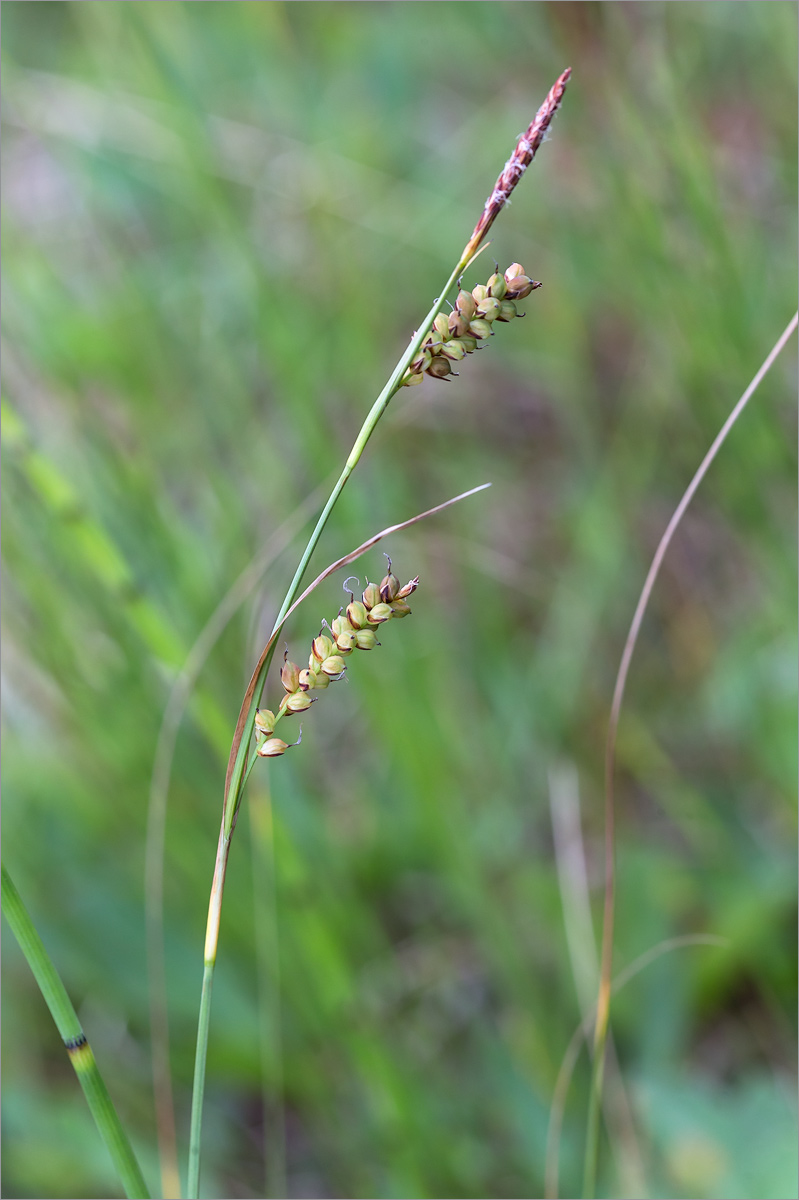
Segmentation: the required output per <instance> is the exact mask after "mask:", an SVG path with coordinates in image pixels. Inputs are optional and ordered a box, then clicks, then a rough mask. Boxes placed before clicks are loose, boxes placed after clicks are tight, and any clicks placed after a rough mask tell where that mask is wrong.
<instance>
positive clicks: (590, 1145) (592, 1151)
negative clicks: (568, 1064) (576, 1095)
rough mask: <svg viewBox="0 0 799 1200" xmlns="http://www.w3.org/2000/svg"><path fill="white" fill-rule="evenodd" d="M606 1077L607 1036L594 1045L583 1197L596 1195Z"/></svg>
mask: <svg viewBox="0 0 799 1200" xmlns="http://www.w3.org/2000/svg"><path fill="white" fill-rule="evenodd" d="M604 1078H605V1038H604V1037H603V1038H602V1044H601V1046H599V1047H596V1046H595V1047H594V1061H593V1065H592V1069H591V1094H590V1096H589V1098H588V1122H587V1128H586V1134H585V1165H584V1168H583V1198H584V1200H593V1197H594V1196H595V1195H596V1170H597V1163H598V1162H599V1117H600V1113H601V1112H602V1086H603V1082H604Z"/></svg>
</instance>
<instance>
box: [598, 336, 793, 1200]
mask: <svg viewBox="0 0 799 1200" xmlns="http://www.w3.org/2000/svg"><path fill="white" fill-rule="evenodd" d="M798 323H799V314H796V313H795V314H794V315H793V317H791V320H790V321H789V322H788V325H787V326H786V328H785V330H784V332H783V333H782V334H781V335H780V337H779V338H778V339H777V341H776V343H775V345H774V346H773V348H772V349H771V351H770V352H769V354H768V355H767V357H766V359H765V361H764V362H763V364H762V366H761V367H760V369H759V370H758V372H757V374H756V375H755V377H754V378H753V380H752V382H751V383H750V384H749V386H748V388H747V389H746V391H745V392H744V393H743V395H742V396H741V398H740V399H739V400H738V403H737V404H736V405H735V407H734V408H733V410H732V412H731V413H730V415H729V416H728V417H727V420H726V421H725V422H724V424H723V425H722V427H721V429H720V430H719V432H718V434H717V435H716V437H715V439H714V441H713V444H712V445H711V447H710V449H709V450H708V452H707V454H706V455H705V457H704V458H703V459H702V462H701V463H700V464H699V467H698V468H697V470H696V473H695V474H694V476H693V478H692V479H691V482H690V483H689V484H688V487H687V488H686V489H685V492H684V493H683V496H682V499H681V500H680V502H679V504H678V505H677V507H676V508H675V510H674V513H673V514H672V517H671V520H670V521H669V523H668V525H667V526H666V529H665V531H664V533H663V536H662V537H661V539H660V541H659V543H658V547H657V550H656V551H655V555H654V558H653V559H652V563H651V566H650V568H649V571H648V573H647V576H646V579H645V580H644V586H643V587H642V589H641V594H640V596H639V597H638V603H637V605H636V608H635V612H634V614H633V619H632V622H631V624H630V629H629V632H628V634H627V639H626V641H625V644H624V650H623V652H622V656H621V662H620V663H619V670H618V674H617V675H616V684H615V687H614V689H613V701H612V703H611V707H610V718H609V721H608V736H607V742H606V746H605V902H604V915H603V923H602V955H601V964H600V974H599V990H598V995H597V1005H596V1022H595V1025H594V1042H593V1055H594V1057H593V1066H592V1073H591V1091H590V1096H589V1102H588V1124H587V1129H586V1142H585V1170H584V1175H583V1196H584V1197H586V1198H590V1197H592V1196H593V1195H594V1193H595V1190H596V1177H597V1165H598V1159H599V1115H600V1110H601V1106H602V1084H603V1077H604V1068H605V1046H606V1043H607V1036H608V1025H609V1021H610V1000H611V995H612V987H611V978H612V970H613V926H614V918H615V887H616V867H615V852H616V833H615V815H616V811H615V810H616V806H615V797H614V790H613V781H614V775H615V767H616V736H617V733H618V728H619V716H620V714H621V706H622V701H623V699H624V689H625V686H626V683H627V676H628V674H629V670H630V663H631V661H632V656H633V652H634V650H635V646H636V643H637V641H638V635H639V633H640V630H641V624H642V622H643V619H644V613H645V612H646V609H647V606H648V604H649V599H650V597H651V595H652V589H653V588H654V586H655V581H656V579H657V577H658V574H659V572H660V568H661V565H662V563H663V559H664V558H665V556H666V551H667V550H668V548H669V544H670V542H671V539H672V538H673V536H674V534H675V532H676V530H677V528H678V526H679V524H680V521H681V520H682V518H683V516H684V514H685V511H686V509H687V508H688V505H689V504H690V503H691V500H692V499H693V497H694V495H695V493H696V490H697V488H698V487H699V485H700V483H701V482H702V480H703V479H704V477H705V475H706V474H707V472H708V470H709V468H710V465H711V463H712V462H713V460H714V458H715V457H716V455H717V454H718V452H719V450H720V449H721V447H722V445H723V444H724V442H725V440H726V438H727V435H728V434H729V432H730V430H731V429H732V427H733V425H734V424H735V422H736V421H737V420H738V418H739V416H740V415H741V413H742V412H743V410H744V409H745V408H746V405H747V404H748V403H749V401H750V399H751V398H752V396H753V395H754V394H755V392H756V391H757V389H758V387H759V386H760V384H761V382H762V381H763V379H764V378H765V376H766V375H767V374H768V372H769V370H770V369H771V367H772V366H773V364H774V362H775V361H776V359H777V358H778V356H779V354H780V353H781V351H782V349H783V348H784V346H785V345H786V343H787V342H788V340H789V339H790V337H791V336H792V334H793V333H794V332H795V331H796V328H797V324H798Z"/></svg>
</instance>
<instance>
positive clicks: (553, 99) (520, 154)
mask: <svg viewBox="0 0 799 1200" xmlns="http://www.w3.org/2000/svg"><path fill="white" fill-rule="evenodd" d="M571 73H572V69H571V67H567V68H566V70H565V71H564V72H563V74H562V75H561V76H560V77H559V78H558V79H557V80H556V81H555V83H553V85H552V87H551V88H550V90H549V95H548V96H547V98H546V100H545V101H544V103H543V104H542V105H541V107H540V108H539V110H538V112H537V113H536V114H535V117H534V118H533V121H532V123H531V125H530V126H529V128H528V129H527V132H526V133H523V134H522V136H521V137H520V138H519V141H518V142H517V143H516V149H515V150H514V151H513V154H512V155H511V156H510V158H509V159H508V161H507V162H506V163H505V166H504V169H503V171H502V174H501V175H500V177H499V179H498V180H497V182H496V183H495V184H494V190H493V191H492V193H491V195H490V196H489V197H488V199H487V200H486V202H485V207H484V208H483V212H482V215H481V217H480V220H479V221H478V222H477V224H476V225H475V227H474V233H473V234H472V236H471V238H470V239H469V241H468V242H467V243H466V247H465V249H464V251H463V256H462V257H463V259H464V260H468V259H470V258H471V257H472V255H473V254H474V253H475V251H476V250H477V247H478V246H479V245H480V243H481V242H482V240H483V238H484V237H485V235H486V234H487V233H488V231H489V229H490V228H491V226H492V225H493V224H494V221H495V220H496V219H497V217H498V216H499V214H500V213H501V212H502V210H503V208H504V207H505V205H506V204H507V203H508V201H509V200H510V196H511V192H512V191H513V189H514V188H515V187H516V184H517V183H518V182H519V180H520V179H521V177H522V175H523V174H524V172H525V171H526V170H527V168H528V167H529V165H530V163H531V162H532V161H533V159H534V158H535V155H536V151H537V150H538V147H539V146H540V145H541V143H542V142H543V140H544V135H545V134H546V131H547V130H548V129H549V126H550V125H551V124H552V118H553V117H554V115H555V113H556V112H557V111H558V108H559V107H560V102H561V100H562V99H563V93H564V92H565V91H566V84H567V83H568V82H569V76H570V75H571Z"/></svg>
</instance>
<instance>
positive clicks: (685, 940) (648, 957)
mask: <svg viewBox="0 0 799 1200" xmlns="http://www.w3.org/2000/svg"><path fill="white" fill-rule="evenodd" d="M727 945H729V939H728V938H723V937H718V936H717V935H716V934H712V933H686V934H682V935H681V936H679V937H673V938H666V940H665V941H662V942H658V944H657V945H656V946H652V947H650V949H649V950H645V951H644V953H643V954H639V956H638V958H636V959H634V960H633V962H631V963H630V965H629V966H628V967H625V968H624V970H623V971H620V972H619V974H618V975H617V976H616V978H615V979H614V980H613V986H612V988H611V991H612V994H613V995H614V996H616V995H617V994H618V993H619V992H620V991H621V989H622V988H623V987H625V986H626V985H627V984H628V983H630V982H631V981H632V980H633V979H634V978H635V976H636V975H639V974H640V973H641V971H643V970H644V969H645V968H646V967H648V966H649V964H650V963H653V962H655V961H656V960H657V959H658V958H662V957H663V955H664V954H670V953H671V951H672V950H681V949H683V948H684V947H686V946H727ZM595 1020H596V1005H595V1004H594V1005H593V1007H592V1008H591V1011H590V1012H588V1013H586V1015H585V1016H584V1018H583V1019H582V1021H581V1022H580V1024H579V1025H578V1026H577V1028H576V1029H575V1031H574V1033H573V1034H572V1036H571V1040H570V1042H569V1044H568V1046H567V1047H566V1051H565V1053H564V1055H563V1060H562V1062H561V1064H560V1070H559V1071H558V1078H557V1080H556V1082H555V1091H554V1093H553V1096H552V1104H551V1106H550V1110H549V1128H548V1129H547V1151H546V1164H545V1174H544V1179H545V1184H544V1191H545V1195H546V1200H557V1196H558V1175H559V1167H558V1161H559V1156H560V1131H561V1129H562V1127H563V1113H564V1111H565V1109H566V1097H567V1095H568V1092H569V1086H570V1084H571V1080H572V1075H573V1074H574V1068H575V1066H576V1065H577V1059H578V1058H579V1056H580V1050H581V1048H582V1046H583V1045H585V1044H586V1043H588V1044H589V1045H590V1039H591V1031H592V1028H593V1025H594V1022H595Z"/></svg>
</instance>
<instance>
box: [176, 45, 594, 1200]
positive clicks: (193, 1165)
mask: <svg viewBox="0 0 799 1200" xmlns="http://www.w3.org/2000/svg"><path fill="white" fill-rule="evenodd" d="M570 74H571V69H570V68H567V69H566V70H565V71H564V72H563V73H562V74H561V75H560V77H559V78H558V79H557V81H556V82H555V84H554V85H553V86H552V88H551V89H550V91H549V94H548V95H547V98H546V100H545V101H544V103H543V104H542V105H541V107H540V108H539V110H538V112H537V113H536V115H535V117H534V118H533V121H532V122H531V124H530V126H529V128H528V129H527V132H526V134H524V135H523V136H522V138H521V139H520V140H519V141H518V142H517V145H516V148H515V150H514V152H513V154H512V155H511V157H510V159H509V160H508V162H507V163H506V164H505V167H504V169H503V171H502V173H501V174H500V176H499V178H498V179H497V182H496V184H495V186H494V188H493V190H492V192H491V194H490V195H489V197H488V199H487V200H486V203H485V205H484V207H483V212H482V214H481V215H480V218H479V220H478V222H477V224H476V226H475V228H474V230H473V232H472V235H471V237H470V239H469V241H468V242H467V243H466V245H465V247H464V249H463V251H462V252H461V255H460V257H459V259H458V262H457V264H456V265H455V267H454V268H453V271H452V274H451V275H450V277H449V279H448V280H447V282H446V284H445V285H444V288H443V289H442V292H441V295H440V296H439V298H438V299H437V300H436V301H435V303H434V304H433V306H432V308H431V309H430V312H429V313H428V314H427V316H426V317H425V319H424V321H423V322H422V324H421V325H420V327H419V329H418V330H417V332H416V333H415V334H414V336H413V337H412V338H411V341H410V343H409V345H408V348H407V349H406V351H405V353H404V354H403V355H402V356H401V358H400V360H399V362H398V363H397V365H396V367H395V368H394V370H393V371H392V373H391V375H390V377H389V380H388V382H387V383H386V385H385V387H384V388H383V390H382V391H381V393H380V395H379V396H378V397H377V399H376V400H375V402H374V404H373V405H372V408H371V410H370V412H369V414H368V415H367V417H366V420H365V421H364V423H363V425H362V426H361V429H360V432H359V433H358V436H357V437H356V439H355V442H354V443H353V447H352V450H351V451H350V453H349V456H348V457H347V461H346V463H345V464H344V469H343V470H342V472H341V475H340V476H339V479H338V482H337V483H336V485H335V487H334V488H333V491H332V492H331V493H330V496H329V498H328V501H327V503H326V504H325V507H324V509H323V510H322V513H321V515H320V517H319V520H318V521H317V523H316V526H315V528H314V530H313V532H312V534H311V536H310V538H309V539H308V544H307V546H306V547H305V550H304V551H303V554H302V558H301V559H300V562H299V564H298V566H297V570H296V572H295V574H294V578H293V579H292V581H291V583H290V585H289V588H288V591H287V592H286V596H285V599H284V600H283V603H282V605H281V607H280V611H279V612H278V615H277V619H276V620H275V624H274V627H273V630H272V639H275V640H276V635H277V633H278V632H279V630H280V628H281V627H282V625H283V623H284V621H285V619H286V616H287V614H288V612H289V610H290V608H291V606H292V604H293V603H294V601H295V598H296V596H297V594H298V592H299V590H300V585H301V583H302V579H303V576H304V574H305V571H306V568H307V566H308V563H309V561H310V559H311V555H312V554H313V552H314V550H315V549H316V546H317V544H318V542H319V539H320V537H321V536H322V531H323V530H324V528H325V525H326V524H327V521H328V518H329V517H330V514H331V512H332V511H333V508H334V507H335V505H336V502H337V501H338V498H339V496H340V495H341V493H342V492H343V490H344V487H345V486H346V483H347V480H348V479H349V477H350V475H351V474H352V472H353V470H354V469H355V467H356V466H357V464H358V462H359V460H360V457H361V455H362V454H363V451H364V448H365V447H366V444H367V442H368V441H369V439H370V437H371V436H372V434H373V432H374V430H375V427H376V426H377V422H378V421H379V420H380V418H381V417H382V415H383V413H384V412H385V411H386V409H387V408H388V405H389V402H390V401H391V398H392V396H394V394H395V393H396V392H397V391H398V390H399V388H400V387H401V386H402V377H403V375H404V374H405V372H406V370H407V369H408V367H409V366H410V364H411V362H412V361H413V359H414V358H415V357H416V355H417V353H418V352H419V350H420V349H421V346H422V343H423V342H424V340H425V338H426V337H427V335H428V333H429V332H430V330H431V328H432V326H433V321H434V320H435V318H436V317H437V316H438V314H439V312H440V311H441V309H442V308H443V306H444V302H445V300H446V297H447V295H448V293H449V291H450V289H451V288H452V286H453V285H454V284H455V283H456V281H457V280H458V279H459V278H460V276H461V275H462V274H463V272H464V271H465V270H466V268H467V267H468V266H469V264H470V263H471V262H473V261H474V259H475V258H476V257H477V255H478V253H480V249H481V246H482V245H483V243H484V240H485V237H486V235H487V233H488V231H489V229H490V227H491V225H492V224H493V222H494V221H495V219H496V218H497V216H498V215H499V213H500V212H501V211H502V209H503V208H504V207H505V205H506V204H507V203H508V201H509V199H510V196H511V193H512V192H513V190H514V188H515V187H516V185H517V184H518V182H519V180H520V179H521V177H522V175H523V174H524V172H525V170H526V169H527V167H528V166H529V165H530V163H531V162H532V160H533V158H534V157H535V154H536V151H537V150H538V148H539V146H540V145H541V143H542V141H543V139H544V135H545V134H546V131H547V129H548V128H549V125H550V124H551V122H552V119H553V117H554V115H555V113H556V112H557V110H558V107H559V105H560V102H561V100H562V98H563V93H564V91H565V88H566V84H567V82H568V80H569V76H570ZM483 248H484V247H483ZM272 639H270V640H271V641H272V644H271V646H270V647H269V648H268V650H267V652H266V654H265V655H264V657H263V661H262V662H261V663H260V666H259V669H258V677H257V678H256V679H255V680H254V683H255V686H254V688H253V691H252V695H251V700H250V705H249V711H248V712H247V716H246V718H245V721H244V725H243V729H242V732H241V737H240V740H239V743H238V747H237V748H236V754H235V758H234V759H233V762H232V763H230V764H229V765H228V778H227V779H226V783H225V798H224V802H223V806H222V825H221V830H220V835H219V849H218V851H217V861H216V868H215V871H214V882H213V885H212V889H211V899H210V904H209V910H208V927H207V932H206V942H205V974H204V976H203V995H202V1000H201V1012H200V1025H199V1029H198V1032H197V1056H196V1065H195V1074H194V1084H195V1086H194V1094H193V1096H192V1129H191V1145H190V1150H189V1161H190V1172H189V1191H188V1197H189V1200H196V1197H197V1194H198V1188H199V1158H200V1137H201V1128H202V1102H203V1090H204V1086H205V1058H206V1052H207V1044H208V1031H209V1017H210V991H211V978H212V976H213V964H214V961H215V959H216V948H217V945H218V938H219V915H220V912H221V907H222V893H223V891H224V886H225V870H226V866H227V857H228V851H229V848H230V839H231V837H232V835H233V829H234V828H235V824H236V817H237V815H238V810H239V806H240V804H241V797H242V793H243V789H244V784H245V782H246V778H247V776H248V775H249V772H250V770H252V765H253V762H254V761H255V756H254V755H253V756H252V758H251V759H250V761H249V765H248V756H249V755H250V754H251V742H252V733H253V728H254V725H255V713H256V709H257V707H258V705H259V704H260V700H261V696H262V694H263V689H264V684H265V681H266V675H267V672H268V671H269V667H270V665H271V662H272V657H273V655H274V646H275V640H272ZM223 846H224V851H223ZM206 985H207V986H206Z"/></svg>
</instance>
